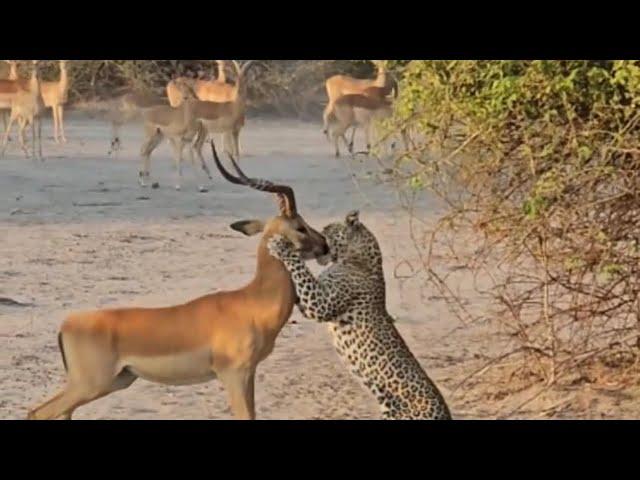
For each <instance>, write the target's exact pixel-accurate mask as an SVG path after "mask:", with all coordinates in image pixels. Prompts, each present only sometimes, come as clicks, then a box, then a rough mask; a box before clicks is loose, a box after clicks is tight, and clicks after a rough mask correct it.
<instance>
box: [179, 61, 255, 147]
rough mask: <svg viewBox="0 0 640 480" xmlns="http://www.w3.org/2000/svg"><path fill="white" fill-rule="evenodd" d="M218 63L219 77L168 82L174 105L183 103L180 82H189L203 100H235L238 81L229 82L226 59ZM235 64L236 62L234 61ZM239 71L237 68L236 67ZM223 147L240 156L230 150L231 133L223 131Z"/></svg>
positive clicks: (241, 123) (180, 79)
mask: <svg viewBox="0 0 640 480" xmlns="http://www.w3.org/2000/svg"><path fill="white" fill-rule="evenodd" d="M216 64H217V65H218V78H216V79H213V80H201V79H192V78H187V77H178V78H176V79H173V80H171V81H169V83H167V98H168V99H169V104H171V106H172V107H178V106H179V105H180V104H181V103H182V93H181V91H180V85H179V83H187V84H188V85H189V86H190V87H191V88H192V89H193V92H194V96H195V97H196V98H197V99H198V100H202V101H203V102H216V103H225V102H233V101H235V100H236V98H237V96H238V95H237V93H238V92H237V88H236V83H237V82H238V80H236V82H234V83H227V75H226V73H225V65H226V63H225V60H216ZM234 66H236V63H235V61H234ZM245 70H246V69H245ZM236 73H237V69H236ZM242 126H244V112H243V113H242V116H241V119H240V122H239V127H238V130H239V128H241V127H242ZM222 138H223V142H224V144H223V148H224V150H225V151H227V152H231V153H232V154H233V155H235V156H236V158H237V157H238V154H237V152H235V151H232V150H229V139H230V138H231V140H232V141H233V140H234V139H233V137H232V136H231V134H229V133H223V136H222Z"/></svg>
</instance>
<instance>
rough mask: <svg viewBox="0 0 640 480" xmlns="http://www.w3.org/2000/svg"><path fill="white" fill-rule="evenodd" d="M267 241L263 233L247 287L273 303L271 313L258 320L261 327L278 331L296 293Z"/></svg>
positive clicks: (253, 294)
mask: <svg viewBox="0 0 640 480" xmlns="http://www.w3.org/2000/svg"><path fill="white" fill-rule="evenodd" d="M268 241H269V235H263V237H262V239H261V240H260V245H259V246H258V255H257V256H258V264H257V268H256V273H255V276H254V277H253V280H252V281H251V283H250V284H249V285H248V286H247V288H248V289H250V290H251V293H252V296H255V297H256V298H261V299H263V300H264V301H265V302H269V303H272V304H273V308H270V309H269V311H271V312H273V315H265V316H263V318H262V319H261V320H260V321H261V322H262V323H263V325H262V327H264V328H268V329H271V330H274V331H279V330H280V329H281V328H282V327H283V326H284V324H285V323H287V320H288V319H289V317H290V316H291V312H292V311H293V307H294V305H295V298H296V295H295V290H294V287H293V282H292V281H291V275H290V274H289V271H288V270H287V269H286V267H285V266H284V265H283V263H282V262H281V261H280V260H278V259H276V258H274V257H272V256H271V254H270V253H269V250H268V249H267V242H268Z"/></svg>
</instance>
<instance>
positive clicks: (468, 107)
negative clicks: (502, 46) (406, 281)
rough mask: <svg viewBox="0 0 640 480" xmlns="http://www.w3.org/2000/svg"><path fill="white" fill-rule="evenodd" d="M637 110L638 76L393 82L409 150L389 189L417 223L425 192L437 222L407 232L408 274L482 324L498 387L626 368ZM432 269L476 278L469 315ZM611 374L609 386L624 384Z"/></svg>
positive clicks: (530, 69) (488, 68)
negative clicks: (414, 258) (501, 379)
mask: <svg viewBox="0 0 640 480" xmlns="http://www.w3.org/2000/svg"><path fill="white" fill-rule="evenodd" d="M639 103H640V63H639V62H637V61H433V62H429V61H413V62H410V63H409V64H408V65H406V66H405V67H404V78H403V81H402V83H401V88H400V98H399V101H398V104H397V108H396V115H395V118H394V120H393V125H392V126H393V128H395V129H397V128H408V130H409V131H410V132H411V133H412V147H411V149H410V151H407V152H403V154H401V155H400V156H399V157H398V159H397V162H396V168H395V174H396V175H395V181H396V182H398V181H400V182H402V185H403V187H404V188H405V199H406V200H407V202H406V204H407V206H408V207H409V208H413V210H412V211H413V213H415V214H416V215H417V216H420V212H419V210H416V207H415V204H413V200H414V199H415V198H416V197H417V192H419V191H421V190H423V189H428V190H430V191H431V192H434V193H435V194H436V195H437V196H438V198H439V199H441V200H442V201H443V204H444V205H445V206H446V208H445V211H444V213H443V214H442V215H441V216H440V218H439V221H438V223H437V226H436V227H435V228H433V229H430V230H428V229H426V228H425V227H423V226H420V222H418V221H416V222H415V224H416V225H417V231H416V232H414V234H415V235H416V236H417V238H418V239H419V241H418V242H417V247H418V250H419V252H420V254H421V258H422V259H423V263H422V265H421V266H420V267H421V268H422V272H423V274H424V275H425V278H426V279H427V280H428V281H429V282H431V284H432V285H434V286H436V287H437V288H438V289H439V290H440V291H441V292H442V294H443V295H444V296H445V297H446V298H447V299H448V302H449V305H450V306H451V307H452V309H453V311H454V312H455V313H456V315H458V317H459V318H460V319H461V320H462V321H463V322H464V325H469V324H471V323H472V322H477V321H481V320H482V321H488V322H489V324H490V325H491V327H492V328H493V329H494V331H495V337H494V339H493V342H492V343H493V344H494V345H493V346H494V347H496V346H499V347H500V349H499V353H495V354H494V355H492V357H491V359H490V360H489V363H490V364H491V366H492V368H498V366H499V365H503V366H504V365H506V364H507V363H508V364H509V365H510V366H511V368H509V369H506V370H503V373H504V375H506V376H507V377H508V376H509V375H513V374H514V372H518V375H520V377H521V378H524V379H525V383H526V384H528V385H532V384H536V383H538V384H539V383H541V382H542V383H544V384H545V385H553V384H556V383H557V382H560V381H567V382H569V381H572V380H571V379H575V377H576V375H578V372H581V371H583V370H584V369H585V368H588V366H589V365H595V363H594V362H596V363H598V364H599V365H603V363H602V362H603V361H604V360H603V358H608V357H607V356H608V355H610V354H611V352H612V351H614V350H615V351H616V352H618V353H617V354H616V355H618V357H619V358H622V357H625V356H626V357H625V358H628V359H635V358H636V355H637V349H638V347H640V340H639V338H640V336H639V334H640V331H639V328H640V303H639V300H638V293H639V292H640V283H639V282H638V276H639V273H640V262H639V261H640V243H639V242H640V194H639V193H638V192H640V110H639V109H638V104H639ZM435 254H437V255H439V257H440V260H443V261H444V262H442V263H444V264H448V265H450V266H451V265H463V266H464V268H466V269H467V271H468V274H470V275H473V276H474V278H475V279H476V281H475V286H476V288H475V290H476V292H475V294H477V295H479V297H480V299H482V300H483V301H481V302H478V305H484V306H483V307H481V309H478V308H470V307H469V305H468V302H465V298H464V295H469V292H466V293H464V294H461V293H460V292H459V291H457V290H456V285H455V283H454V282H452V279H453V278H454V277H450V276H447V275H449V274H447V275H443V273H442V271H441V269H440V268H439V267H438V266H437V262H434V259H433V256H434V255H435ZM487 301H488V302H489V305H490V307H489V310H487V309H486V304H487V303H486V302H487ZM472 307H473V306H472ZM620 352H624V353H620ZM618 357H616V358H618ZM629 361H631V360H629ZM634 361H635V360H634ZM627 363H628V362H627ZM618 364H619V365H620V366H619V367H615V365H616V362H609V364H608V365H609V366H608V367H607V372H608V379H609V380H608V381H610V380H611V378H612V377H611V375H612V372H618V373H619V374H621V373H622V372H623V371H625V368H626V367H624V366H623V365H626V363H625V362H618ZM480 370H481V372H482V373H486V372H487V371H489V370H490V369H488V368H484V369H480ZM492 381H493V380H492Z"/></svg>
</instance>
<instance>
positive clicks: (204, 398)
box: [0, 116, 494, 419]
mask: <svg viewBox="0 0 640 480" xmlns="http://www.w3.org/2000/svg"><path fill="white" fill-rule="evenodd" d="M66 131H67V137H68V138H69V143H68V144H67V145H64V146H57V145H55V144H54V143H53V142H52V141H51V139H49V138H47V139H45V143H44V152H45V156H46V161H45V162H43V163H41V162H36V161H33V160H26V159H25V158H24V157H23V155H22V153H21V152H20V151H19V150H18V148H17V145H16V143H15V142H14V143H13V144H12V145H11V146H10V149H9V151H8V155H7V157H6V158H4V159H2V160H0V251H1V252H2V253H1V256H0V297H11V298H13V299H15V300H18V301H20V302H24V303H27V304H30V306H21V307H18V306H5V305H0V418H3V419H16V418H23V417H24V416H25V414H26V412H27V409H28V408H30V407H33V406H34V405H35V404H37V403H39V402H41V401H43V400H45V399H46V398H47V397H48V396H50V395H52V394H53V393H55V392H56V391H57V389H58V388H59V387H60V386H61V384H62V381H63V372H64V370H63V366H62V362H61V358H60V354H59V352H58V347H57V340H56V332H57V329H58V326H59V325H60V323H61V321H62V320H63V318H64V316H65V315H66V314H67V313H69V312H70V311H74V310H82V309H87V308H95V307H107V306H110V307H113V306H134V305H137V306H164V305H170V304H175V303H181V302H184V301H187V300H189V299H191V298H194V297H197V296H200V295H203V294H206V293H209V292H212V291H216V290H218V289H230V288H236V287H239V286H242V285H244V284H245V283H246V282H247V281H248V280H249V279H250V278H251V275H252V272H253V269H254V266H255V250H256V247H257V239H256V238H246V237H243V236H241V235H240V234H237V233H236V232H233V231H232V230H230V229H229V228H228V225H229V224H230V223H232V222H233V221H236V220H239V219H248V218H261V217H266V216H269V215H272V214H273V213H274V212H275V203H274V202H273V201H272V199H271V198H269V197H268V196H267V195H263V194H260V193H259V192H255V191H251V190H248V189H243V188H239V187H237V186H234V185H231V184H228V183H225V182H224V181H223V180H222V179H221V178H220V177H219V175H215V176H214V177H215V178H214V183H213V186H212V188H211V189H210V191H209V192H208V193H198V192H197V189H196V184H197V183H198V182H197V181H196V178H195V171H194V169H193V168H191V167H190V165H185V181H184V183H183V189H182V191H179V192H178V191H175V190H174V189H173V188H172V185H173V181H174V180H173V179H174V171H173V169H172V162H171V153H170V150H169V147H168V146H167V145H166V144H164V145H162V146H161V147H160V148H159V149H158V150H157V151H156V152H155V154H154V156H153V157H152V178H153V180H155V181H159V182H160V188H159V189H157V190H150V189H146V190H143V189H141V188H140V187H139V186H138V184H137V171H138V168H139V164H138V155H137V152H138V148H139V145H140V135H139V131H140V127H138V126H135V125H132V126H130V127H128V128H125V129H124V130H123V136H122V139H123V150H122V151H121V152H120V154H119V155H118V157H117V158H114V157H109V156H108V155H107V151H108V148H109V132H110V131H109V127H108V125H107V124H105V123H104V122H100V121H98V120H87V119H83V118H81V117H73V116H69V117H68V121H67V124H66ZM44 132H45V133H46V134H47V135H50V132H51V126H50V123H45V125H44ZM241 142H242V150H243V152H244V156H243V158H242V165H243V167H244V168H245V170H246V171H247V172H249V173H250V174H251V175H255V176H265V177H268V178H271V179H273V180H276V181H281V182H285V183H288V184H290V185H292V186H293V187H294V189H295V190H296V194H297V200H298V204H299V210H300V211H301V213H302V214H303V215H304V217H305V218H306V220H307V221H308V222H309V223H310V224H311V225H313V226H315V227H316V228H321V227H322V226H324V225H325V224H326V223H328V222H331V221H334V220H336V219H342V218H343V217H344V215H345V213H347V212H348V211H349V210H351V209H354V208H359V209H360V210H361V219H362V220H363V222H365V223H366V224H367V225H368V226H369V227H370V228H371V229H372V230H373V231H374V232H375V233H376V235H377V236H378V238H379V240H380V243H381V246H382V249H383V253H384V258H385V268H386V276H387V281H388V304H389V310H390V312H391V313H392V314H393V315H394V316H395V317H396V318H397V321H398V323H397V326H398V329H399V330H400V332H401V334H402V335H403V336H404V338H405V339H406V341H407V343H408V345H409V346H410V348H411V349H412V350H413V351H414V353H415V355H416V356H417V358H418V359H419V360H420V362H421V363H422V365H423V366H424V367H425V369H426V370H427V371H428V372H429V374H430V375H431V376H432V378H433V379H434V380H435V381H436V382H437V383H438V385H439V386H440V387H441V389H442V391H443V394H444V395H445V397H447V398H448V401H449V403H450V405H451V409H452V411H453V413H454V415H455V417H457V418H489V417H491V413H490V412H492V411H493V410H494V408H493V407H492V406H490V405H485V404H480V403H475V404H474V403H473V402H470V401H469V400H465V399H463V398H462V397H460V396H459V395H453V394H452V389H453V388H454V387H455V385H457V383H458V382H459V381H460V380H461V377H462V376H464V374H465V372H466V371H469V368H471V367H470V365H471V363H470V362H472V360H473V358H475V357H476V356H477V355H478V352H482V351H483V350H485V351H486V348H487V344H488V342H487V337H485V336H483V335H482V334H481V333H477V332H475V333H473V332H464V333H463V332H461V331H460V330H456V329H457V327H459V326H460V325H459V323H458V321H457V320H456V319H455V318H454V317H453V316H452V315H451V314H450V313H449V311H448V309H447V306H446V304H445V303H444V302H443V301H442V300H440V299H439V298H438V297H437V293H436V292H434V291H432V290H431V288H430V287H429V286H425V285H424V283H423V282H422V281H420V279H419V278H416V277H413V278H404V279H398V278H396V275H394V270H395V271H396V273H398V270H397V269H396V267H397V266H398V265H399V264H400V267H398V268H400V269H401V268H402V267H401V265H402V262H403V261H405V260H408V261H409V262H412V261H415V251H414V249H413V247H412V244H411V241H410V239H409V238H408V228H407V222H408V217H407V215H406V214H405V213H404V212H403V211H402V210H401V209H400V207H399V205H398V202H397V199H396V197H395V196H394V195H393V194H390V192H389V190H388V189H387V188H388V187H385V186H384V185H381V184H379V183H378V182H376V181H374V180H373V179H372V178H371V175H369V170H373V169H374V168H375V167H372V166H371V164H366V163H364V162H361V161H354V160H349V161H345V160H339V159H335V158H334V157H333V155H332V154H331V146H330V145H329V144H328V143H327V142H326V140H325V139H324V137H323V136H322V135H321V133H320V125H319V124H317V125H316V124H309V123H301V122H298V121H293V120H291V121H275V120H256V119H251V120H250V121H249V122H248V123H247V126H246V128H245V129H244V131H243V134H242V137H241ZM206 153H207V158H208V159H209V158H210V156H209V154H208V152H206ZM210 166H211V167H212V169H213V168H214V166H213V165H212V162H210ZM353 174H355V178H354V177H353ZM200 178H201V177H200ZM200 183H201V182H200ZM434 205H435V202H429V201H426V202H425V204H424V205H423V206H422V207H423V209H424V211H427V212H429V211H432V212H433V214H434V215H435V207H434ZM427 216H428V215H427ZM313 268H314V269H316V270H317V268H318V267H315V266H314V267H313ZM401 273H402V272H400V274H401ZM405 273H407V272H405ZM409 273H410V272H409ZM400 274H399V276H405V275H400ZM469 281H470V280H469ZM466 286H467V285H466V284H465V281H462V282H461V287H462V288H463V289H464V288H466ZM469 301H470V302H473V301H474V298H473V295H472V293H471V292H470V293H469ZM256 405H257V415H258V417H259V418H262V419H372V418H377V417H378V410H377V406H376V404H375V402H374V401H373V400H372V398H371V397H370V396H369V395H368V393H366V392H365V391H364V390H362V388H361V387H360V386H359V384H358V383H357V382H356V381H355V380H354V379H352V377H351V376H350V375H349V374H348V372H347V371H346V370H345V368H344V367H343V365H342V364H341V363H340V362H339V360H338V358H337V356H336V355H335V353H334V351H333V347H332V346H331V344H330V341H329V336H328V334H327V332H326V331H325V327H324V326H322V325H318V324H315V323H314V322H312V321H310V320H306V319H304V318H303V317H302V316H301V315H300V313H298V312H297V311H295V312H294V315H293V316H292V319H291V322H290V323H289V324H288V325H287V326H285V328H284V329H283V331H282V333H281V334H280V336H279V338H278V341H277V344H276V348H275V350H274V352H273V353H272V355H271V356H270V357H269V358H267V359H266V360H265V361H264V362H263V363H262V364H261V366H260V367H259V369H258V374H257V383H256ZM75 418H79V419H227V418H230V412H229V409H228V407H227V402H226V396H225V394H224V392H223V390H222V387H221V385H220V384H219V383H218V382H216V381H213V382H210V383H207V384H201V385H194V386H182V387H171V386H164V385H158V384H153V383H150V382H147V381H144V380H138V381H137V382H135V383H134V384H133V385H132V386H131V387H130V388H129V389H127V390H125V391H121V392H118V393H115V394H112V395H110V396H108V397H105V398H103V399H101V400H98V401H96V402H93V403H91V404H90V405H87V406H85V407H81V408H80V409H79V410H78V411H77V413H76V416H75Z"/></svg>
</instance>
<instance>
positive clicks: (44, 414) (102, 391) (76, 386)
mask: <svg viewBox="0 0 640 480" xmlns="http://www.w3.org/2000/svg"><path fill="white" fill-rule="evenodd" d="M137 378H138V377H136V376H135V375H134V374H132V373H131V372H129V371H128V370H123V371H122V372H120V373H119V374H118V375H116V376H115V377H113V376H112V377H111V378H110V379H109V381H108V382H106V381H105V382H104V383H98V384H87V383H85V384H82V383H73V382H72V381H69V383H68V384H67V386H66V387H65V389H64V390H63V391H61V392H60V393H58V394H57V395H55V396H54V397H53V398H51V399H49V400H47V401H46V402H45V403H43V404H42V405H40V406H38V407H36V408H34V409H33V410H31V411H30V412H29V414H28V416H27V418H28V419H29V420H53V419H57V418H61V419H65V420H70V419H71V415H72V414H73V412H74V411H75V410H76V409H77V408H78V407H80V406H82V405H86V404H87V403H89V402H92V401H94V400H97V399H99V398H102V397H104V396H105V395H108V394H110V393H113V392H116V391H118V390H123V389H125V388H127V387H128V386H129V385H131V384H132V383H133V382H134V381H135V380H136V379H137ZM92 380H93V379H92ZM92 383H93V382H92Z"/></svg>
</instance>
